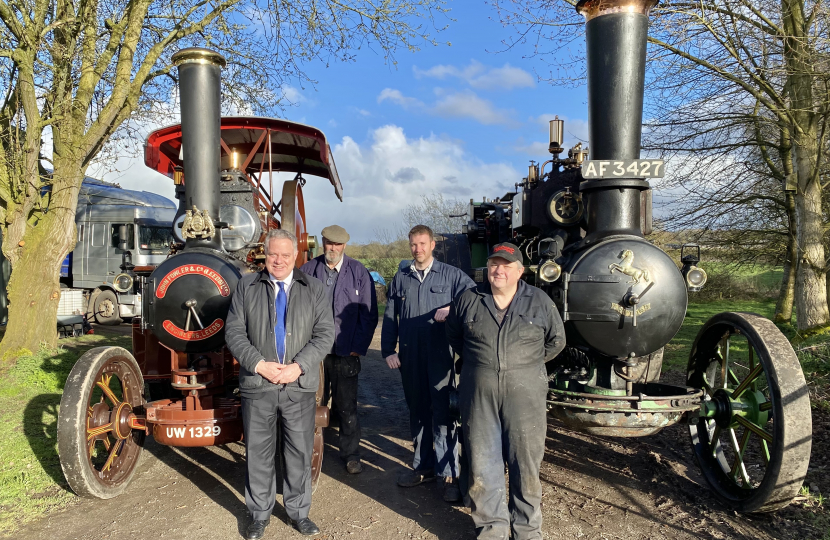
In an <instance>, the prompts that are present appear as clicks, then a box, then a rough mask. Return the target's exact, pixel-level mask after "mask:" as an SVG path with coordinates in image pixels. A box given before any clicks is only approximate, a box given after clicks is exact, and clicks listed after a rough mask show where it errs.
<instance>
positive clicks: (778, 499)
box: [687, 313, 812, 512]
mask: <svg viewBox="0 0 830 540" xmlns="http://www.w3.org/2000/svg"><path fill="white" fill-rule="evenodd" d="M687 375H688V379H687V384H688V385H689V386H691V387H694V388H700V389H702V390H703V391H704V401H703V402H702V403H701V412H700V417H699V418H698V419H697V422H696V423H692V424H690V433H691V437H692V448H693V451H694V454H695V458H696V460H697V463H698V465H699V466H700V469H701V472H702V473H703V476H704V478H706V481H707V482H708V483H709V484H710V486H711V487H712V489H713V490H714V492H715V495H716V496H717V497H718V498H719V499H720V500H722V501H723V502H725V503H727V504H729V505H730V506H732V507H733V508H735V509H736V510H739V511H741V512H771V511H773V510H777V509H779V508H782V507H784V506H786V505H787V504H789V502H790V501H791V500H792V498H793V497H794V496H796V495H797V494H798V492H799V489H800V488H801V484H802V482H803V481H804V476H805V475H806V474H807V465H808V464H809V461H810V448H811V445H812V420H811V416H810V399H809V395H808V392H807V384H806V381H805V380H804V374H803V372H802V371H801V365H800V364H799V362H798V358H797V357H796V355H795V352H794V351H793V349H792V346H791V345H790V343H789V341H788V340H787V338H786V337H785V336H784V335H783V334H782V333H781V331H780V330H779V329H778V328H777V327H776V326H775V324H773V323H772V321H770V320H769V319H765V318H763V317H761V316H760V315H756V314H754V313H719V314H718V315H715V316H714V317H712V318H711V319H709V320H708V321H707V322H706V324H705V325H704V326H703V328H702V329H701V330H700V332H699V333H698V335H697V338H696V339H695V342H694V345H693V346H692V352H691V356H690V358H689V365H688V373H687Z"/></svg>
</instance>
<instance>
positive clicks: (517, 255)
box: [487, 242, 524, 264]
mask: <svg viewBox="0 0 830 540" xmlns="http://www.w3.org/2000/svg"><path fill="white" fill-rule="evenodd" d="M494 257H500V258H502V259H504V260H506V261H509V262H517V261H518V262H519V263H521V264H524V259H523V258H522V252H521V250H520V249H519V248H518V247H516V245H515V244H511V243H510V242H502V243H501V244H496V245H495V246H493V252H492V253H491V254H490V256H489V257H487V259H488V260H490V259H492V258H494Z"/></svg>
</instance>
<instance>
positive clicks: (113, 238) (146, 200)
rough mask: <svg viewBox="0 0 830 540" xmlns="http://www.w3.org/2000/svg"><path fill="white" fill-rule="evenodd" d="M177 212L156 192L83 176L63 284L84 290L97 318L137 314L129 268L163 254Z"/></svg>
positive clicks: (104, 319) (137, 297)
mask: <svg viewBox="0 0 830 540" xmlns="http://www.w3.org/2000/svg"><path fill="white" fill-rule="evenodd" d="M175 213H176V205H175V204H174V203H173V202H172V201H170V200H168V199H166V198H164V197H162V196H160V195H156V194H154V193H149V192H146V191H132V190H127V189H122V188H120V187H117V186H115V185H113V184H109V183H105V182H101V181H98V180H93V179H89V178H88V179H86V180H85V181H84V184H83V185H82V187H81V194H80V196H79V198H78V208H77V212H76V215H75V225H76V228H77V233H78V243H77V245H76V247H75V250H74V251H73V252H71V253H70V254H69V255H68V256H67V258H66V260H65V261H64V264H63V265H62V267H61V283H62V284H64V285H65V286H67V287H69V288H75V289H83V290H84V296H85V298H86V299H87V310H86V311H87V312H88V313H89V312H91V313H92V314H93V316H94V318H95V321H96V322H97V323H99V324H119V323H120V322H121V321H122V320H123V319H129V318H132V317H137V316H138V315H140V313H141V294H140V292H139V289H138V284H137V283H136V280H135V275H134V274H133V271H132V269H133V268H134V267H150V266H157V265H158V264H159V263H161V262H162V261H164V259H166V258H167V255H168V253H169V251H170V244H171V242H172V241H173V236H172V222H173V217H174V216H175Z"/></svg>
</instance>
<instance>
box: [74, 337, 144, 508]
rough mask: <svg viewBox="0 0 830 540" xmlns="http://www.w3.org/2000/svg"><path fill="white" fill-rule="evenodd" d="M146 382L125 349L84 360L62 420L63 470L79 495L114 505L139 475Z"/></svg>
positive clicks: (97, 351) (100, 350)
mask: <svg viewBox="0 0 830 540" xmlns="http://www.w3.org/2000/svg"><path fill="white" fill-rule="evenodd" d="M143 390H144V378H143V377H142V375H141V371H140V370H139V368H138V364H137V363H136V361H135V358H133V356H132V355H131V354H130V353H129V352H127V351H126V350H125V349H123V348H121V347H96V348H94V349H90V350H89V351H87V352H86V353H85V354H84V355H83V356H81V357H80V358H79V359H78V361H77V362H75V366H73V368H72V371H71V372H70V373H69V377H68V378H67V379H66V385H65V386H64V390H63V396H61V408H60V412H59V414H58V454H59V455H60V460H61V468H62V469H63V474H64V476H65V477H66V481H67V482H68V483H69V487H71V488H72V491H74V492H75V493H76V494H78V495H81V496H84V497H93V498H96V499H109V498H112V497H115V496H117V495H119V494H121V493H122V492H123V491H124V489H126V487H127V484H129V482H130V480H131V479H132V477H133V473H135V469H136V466H137V465H138V460H139V457H140V456H141V450H142V445H143V443H144V437H145V431H144V429H143V420H142V418H143V417H141V418H137V417H136V413H138V414H143V406H144V397H143V395H142V393H143Z"/></svg>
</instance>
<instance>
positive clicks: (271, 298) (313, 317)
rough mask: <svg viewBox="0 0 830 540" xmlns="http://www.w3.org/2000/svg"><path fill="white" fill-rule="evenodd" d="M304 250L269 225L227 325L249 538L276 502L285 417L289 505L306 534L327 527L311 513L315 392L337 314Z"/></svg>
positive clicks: (262, 527) (294, 520) (293, 520)
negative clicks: (298, 264)
mask: <svg viewBox="0 0 830 540" xmlns="http://www.w3.org/2000/svg"><path fill="white" fill-rule="evenodd" d="M297 253H298V251H297V238H296V237H295V236H294V235H293V234H291V233H290V232H288V231H284V230H280V229H275V230H272V231H270V232H269V233H268V235H267V237H266V238H265V269H264V270H262V271H261V272H257V273H255V274H249V275H246V276H243V277H242V279H240V280H239V284H238V285H237V287H236V291H235V292H234V295H233V300H232V302H231V308H230V311H229V312H228V319H227V325H226V327H225V341H226V342H227V345H228V349H230V351H231V353H232V354H233V355H234V357H235V358H236V359H237V360H238V361H239V365H240V367H239V390H240V393H241V395H242V420H243V423H244V434H245V445H246V449H247V463H248V471H247V476H246V480H245V503H246V505H247V506H248V510H249V511H250V512H251V523H250V525H248V528H247V530H246V538H247V539H248V540H258V539H259V538H262V536H263V534H264V533H265V527H267V526H268V523H269V521H270V517H271V512H272V511H273V509H274V504H275V500H276V493H277V482H276V469H275V466H274V455H275V454H274V452H275V451H276V443H277V422H278V421H279V423H280V424H279V425H280V427H281V428H282V438H283V448H282V449H281V450H282V452H283V456H282V457H283V461H284V463H285V471H286V472H285V475H284V478H283V491H282V493H283V502H284V504H285V512H286V514H288V517H289V518H290V519H291V524H292V525H293V526H294V528H295V529H297V531H298V532H299V533H300V534H303V535H306V536H313V535H315V534H319V532H320V529H319V528H318V527H317V526H316V525H315V524H314V522H313V521H311V520H310V519H309V518H308V513H309V510H310V508H311V456H312V450H313V444H314V415H315V411H316V402H315V399H314V394H315V392H316V391H317V387H318V385H319V383H320V364H321V362H322V361H323V358H324V357H325V356H326V354H328V353H329V351H331V347H332V344H333V343H334V321H333V319H332V311H331V301H330V300H329V297H328V295H327V294H326V291H325V287H324V286H323V284H322V283H321V282H320V281H319V280H318V279H316V278H313V277H311V276H309V275H306V274H304V273H302V272H300V271H299V270H296V269H295V268H294V261H296V259H297Z"/></svg>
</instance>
